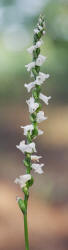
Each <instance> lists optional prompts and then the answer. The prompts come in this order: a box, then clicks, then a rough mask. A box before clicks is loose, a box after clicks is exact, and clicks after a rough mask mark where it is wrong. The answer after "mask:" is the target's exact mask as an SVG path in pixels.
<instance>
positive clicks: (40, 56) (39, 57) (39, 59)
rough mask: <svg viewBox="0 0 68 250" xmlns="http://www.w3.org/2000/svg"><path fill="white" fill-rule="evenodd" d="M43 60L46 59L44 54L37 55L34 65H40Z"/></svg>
mask: <svg viewBox="0 0 68 250" xmlns="http://www.w3.org/2000/svg"><path fill="white" fill-rule="evenodd" d="M45 60H46V57H45V56H42V55H39V56H38V58H37V60H36V65H37V66H41V65H42V64H43V63H44V61H45Z"/></svg>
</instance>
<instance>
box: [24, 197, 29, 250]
mask: <svg viewBox="0 0 68 250" xmlns="http://www.w3.org/2000/svg"><path fill="white" fill-rule="evenodd" d="M25 204H26V212H25V214H24V234H25V250H29V240H28V225H27V197H26V198H25Z"/></svg>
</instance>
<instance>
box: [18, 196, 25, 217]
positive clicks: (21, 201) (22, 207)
mask: <svg viewBox="0 0 68 250" xmlns="http://www.w3.org/2000/svg"><path fill="white" fill-rule="evenodd" d="M17 202H18V205H19V207H20V209H21V211H22V213H23V214H24V213H25V212H26V207H25V203H24V201H23V200H22V199H21V198H18V197H17Z"/></svg>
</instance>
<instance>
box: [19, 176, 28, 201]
mask: <svg viewBox="0 0 68 250" xmlns="http://www.w3.org/2000/svg"><path fill="white" fill-rule="evenodd" d="M29 180H31V175H30V174H25V175H21V176H19V178H16V179H15V183H16V184H19V185H20V187H21V188H23V187H25V186H26V182H27V181H29ZM19 199H20V198H18V199H17V200H19Z"/></svg>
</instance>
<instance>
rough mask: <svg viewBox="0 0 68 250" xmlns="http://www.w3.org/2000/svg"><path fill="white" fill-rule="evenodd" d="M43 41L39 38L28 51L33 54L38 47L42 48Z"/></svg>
mask: <svg viewBox="0 0 68 250" xmlns="http://www.w3.org/2000/svg"><path fill="white" fill-rule="evenodd" d="M42 43H43V41H42V40H39V41H38V42H37V43H36V44H35V45H33V46H31V47H30V48H28V49H27V51H28V52H29V53H30V54H32V53H33V51H34V50H35V49H37V48H40V46H41V44H42Z"/></svg>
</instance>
